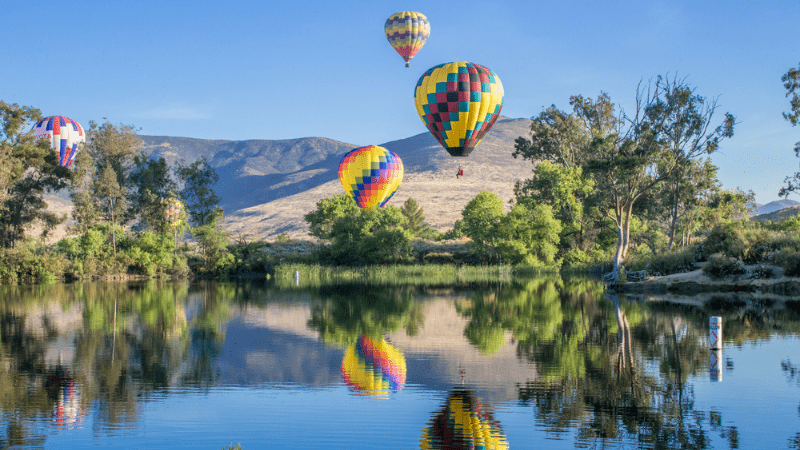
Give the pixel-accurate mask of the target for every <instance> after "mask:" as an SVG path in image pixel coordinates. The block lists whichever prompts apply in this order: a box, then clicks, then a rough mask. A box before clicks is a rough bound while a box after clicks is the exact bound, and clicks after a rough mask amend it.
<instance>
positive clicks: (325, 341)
mask: <svg viewBox="0 0 800 450" xmlns="http://www.w3.org/2000/svg"><path fill="white" fill-rule="evenodd" d="M711 317H720V318H721V321H722V330H721V333H722V340H721V348H720V349H711V348H710V342H711V340H713V339H714V337H713V336H712V335H710V333H709V331H710V328H709V321H710V318H711ZM799 408H800V300H798V299H792V298H768V297H758V296H752V295H751V296H737V295H736V294H725V295H717V296H710V297H706V298H704V299H703V301H700V300H698V299H696V298H691V297H683V298H677V297H676V298H669V299H667V298H663V297H653V296H649V297H642V296H624V295H613V294H608V293H606V292H604V290H603V286H602V284H600V283H599V282H598V281H597V280H593V279H586V278H561V277H559V276H550V277H540V278H534V279H522V280H514V281H508V280H506V281H502V282H499V281H495V282H484V283H465V284H460V285H418V286H364V285H355V284H354V285H343V286H304V284H303V282H302V280H301V282H300V283H299V285H298V286H294V285H288V286H286V285H282V286H274V285H270V284H269V283H267V282H241V283H220V282H197V283H189V282H146V283H85V284H69V285H64V284H56V285H48V286H27V287H26V286H0V448H2V449H9V448H14V449H17V448H20V449H21V448H46V449H61V448H70V449H73V448H90V447H96V446H99V447H103V448H121V449H122V448H124V449H129V448H171V449H175V448H187V449H201V448H206V449H220V448H225V449H227V448H229V446H231V445H232V446H233V447H236V445H237V444H240V445H241V448H244V449H247V450H251V449H260V448H281V449H282V448H286V449H312V448H313V449H343V448H348V449H350V448H352V449H373V448H374V449H385V448H396V449H412V448H423V449H441V448H446V449H460V448H475V449H481V448H483V449H504V448H508V449H537V448H548V449H572V448H658V449H662V448H692V449H706V448H708V449H711V448H714V449H720V448H722V449H727V448H731V449H733V448H743V449H747V448H770V449H780V448H794V449H798V448H800V409H799Z"/></svg>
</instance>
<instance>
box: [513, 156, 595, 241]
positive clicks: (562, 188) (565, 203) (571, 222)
mask: <svg viewBox="0 0 800 450" xmlns="http://www.w3.org/2000/svg"><path fill="white" fill-rule="evenodd" d="M594 191H595V190H594V180H592V178H591V177H590V176H586V175H584V173H583V168H582V167H581V166H578V165H571V166H566V165H562V164H557V163H554V162H551V161H548V160H545V161H541V162H539V164H537V165H536V167H535V168H534V169H533V177H532V178H531V179H528V180H525V181H517V183H516V184H515V185H514V194H515V196H516V200H517V203H518V204H521V205H525V206H527V207H528V208H529V209H530V208H533V207H534V206H535V205H539V204H544V205H549V206H550V207H551V208H552V211H553V216H554V218H555V219H557V220H558V221H559V222H560V223H561V225H563V228H562V236H561V241H562V245H563V249H564V250H568V249H569V247H571V246H572V245H570V243H568V242H569V241H571V240H573V238H574V245H575V246H576V247H578V248H579V249H581V250H586V247H587V245H586V243H587V242H586V241H587V240H586V239H585V238H586V234H587V233H586V231H587V227H588V224H587V222H588V219H589V217H587V216H588V215H587V214H584V212H585V210H586V209H587V206H591V201H590V199H589V198H590V197H591V196H593V195H594Z"/></svg>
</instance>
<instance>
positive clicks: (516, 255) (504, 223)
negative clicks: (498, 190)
mask: <svg viewBox="0 0 800 450" xmlns="http://www.w3.org/2000/svg"><path fill="white" fill-rule="evenodd" d="M461 216H462V222H461V224H462V225H461V227H462V229H463V230H464V235H465V236H467V237H469V238H470V239H471V240H472V242H471V243H470V244H469V246H470V248H471V249H472V250H473V251H474V252H475V253H477V254H478V255H479V256H483V257H484V258H485V259H486V260H492V259H495V258H503V257H505V258H506V260H507V261H508V262H509V263H511V264H528V265H553V264H555V263H556V261H555V255H556V252H557V244H558V241H559V233H560V232H561V223H560V222H559V221H558V220H556V219H555V218H554V217H553V212H552V209H551V208H550V207H549V206H546V205H536V206H533V207H531V208H528V207H526V206H524V205H515V206H514V207H512V208H511V211H509V213H508V214H505V213H503V201H502V200H501V199H500V197H498V196H497V194H495V193H492V192H488V191H482V192H480V193H479V194H478V195H477V196H476V197H475V198H474V199H472V200H471V201H470V202H469V203H467V205H466V207H464V210H463V211H462V213H461Z"/></svg>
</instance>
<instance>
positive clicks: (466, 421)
mask: <svg viewBox="0 0 800 450" xmlns="http://www.w3.org/2000/svg"><path fill="white" fill-rule="evenodd" d="M420 448H422V449H424V450H433V449H450V450H457V449H483V450H500V449H503V450H507V449H508V441H507V440H506V435H505V433H504V432H503V431H502V429H501V428H500V424H499V423H498V422H497V421H496V420H494V417H493V415H492V413H491V412H490V411H489V410H488V409H487V408H486V405H484V404H483V402H482V401H481V399H480V398H478V397H476V396H475V395H474V394H473V393H472V392H470V391H469V390H467V389H463V388H458V389H454V390H453V392H451V393H450V396H449V397H448V398H447V403H446V404H445V407H444V409H443V410H441V411H440V412H439V413H438V414H437V415H436V416H435V417H434V418H433V419H432V420H431V421H430V422H428V427H427V428H425V431H423V434H422V439H420Z"/></svg>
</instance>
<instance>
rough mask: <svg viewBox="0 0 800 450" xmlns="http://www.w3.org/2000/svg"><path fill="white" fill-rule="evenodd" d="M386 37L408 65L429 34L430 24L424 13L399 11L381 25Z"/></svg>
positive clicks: (407, 65)
mask: <svg viewBox="0 0 800 450" xmlns="http://www.w3.org/2000/svg"><path fill="white" fill-rule="evenodd" d="M383 30H384V32H385V33H386V39H387V40H388V41H389V44H391V45H392V48H394V51H396V52H397V53H398V54H399V55H400V56H401V57H402V58H403V60H404V61H405V62H406V67H409V66H410V65H411V63H410V62H409V61H411V58H413V57H414V55H416V54H417V52H418V51H419V50H420V49H421V48H422V46H423V45H425V41H426V40H428V36H430V34H431V25H430V23H428V18H427V17H425V15H424V14H422V13H418V12H414V11H401V12H399V13H394V14H392V15H391V16H390V17H389V18H388V19H386V23H385V24H384V25H383Z"/></svg>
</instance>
